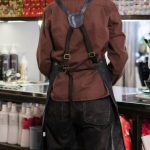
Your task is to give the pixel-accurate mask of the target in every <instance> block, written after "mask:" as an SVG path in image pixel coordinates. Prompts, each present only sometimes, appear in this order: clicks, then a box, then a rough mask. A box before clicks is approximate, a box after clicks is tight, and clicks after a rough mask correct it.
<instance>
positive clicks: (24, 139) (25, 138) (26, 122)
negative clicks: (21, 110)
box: [20, 107, 32, 148]
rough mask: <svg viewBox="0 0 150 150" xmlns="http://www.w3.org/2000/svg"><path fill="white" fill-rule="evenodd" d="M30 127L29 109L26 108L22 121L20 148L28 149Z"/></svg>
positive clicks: (30, 115) (30, 116) (30, 114)
mask: <svg viewBox="0 0 150 150" xmlns="http://www.w3.org/2000/svg"><path fill="white" fill-rule="evenodd" d="M31 125H32V113H31V109H30V108H29V107H28V108H26V114H25V116H24V118H23V121H22V127H23V129H22V134H21V144H20V146H21V147H24V148H28V147H29V145H30V130H29V129H30V126H31Z"/></svg>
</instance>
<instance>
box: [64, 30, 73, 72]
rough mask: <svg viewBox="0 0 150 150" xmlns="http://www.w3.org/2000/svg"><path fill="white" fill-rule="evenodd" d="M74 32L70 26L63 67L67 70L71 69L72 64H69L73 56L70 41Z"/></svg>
mask: <svg viewBox="0 0 150 150" xmlns="http://www.w3.org/2000/svg"><path fill="white" fill-rule="evenodd" d="M72 33H73V28H72V27H69V29H68V32H67V36H66V43H65V51H64V56H63V67H64V69H66V70H67V69H69V67H70V65H69V60H70V58H71V55H70V42H71V36H72Z"/></svg>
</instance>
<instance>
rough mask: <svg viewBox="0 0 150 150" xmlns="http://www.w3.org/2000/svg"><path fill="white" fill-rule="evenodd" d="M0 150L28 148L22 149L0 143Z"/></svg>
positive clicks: (26, 149)
mask: <svg viewBox="0 0 150 150" xmlns="http://www.w3.org/2000/svg"><path fill="white" fill-rule="evenodd" d="M0 150H29V149H28V148H22V147H20V146H18V145H11V144H4V143H0Z"/></svg>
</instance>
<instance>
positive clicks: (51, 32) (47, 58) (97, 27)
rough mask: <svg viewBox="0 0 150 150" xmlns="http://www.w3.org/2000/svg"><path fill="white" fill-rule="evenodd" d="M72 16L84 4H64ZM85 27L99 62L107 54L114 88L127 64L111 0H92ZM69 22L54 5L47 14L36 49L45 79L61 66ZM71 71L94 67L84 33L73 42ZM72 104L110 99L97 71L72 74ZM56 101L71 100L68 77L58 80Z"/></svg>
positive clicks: (75, 0)
mask: <svg viewBox="0 0 150 150" xmlns="http://www.w3.org/2000/svg"><path fill="white" fill-rule="evenodd" d="M62 2H63V3H64V5H65V6H66V7H67V8H68V9H70V10H71V12H79V11H80V10H81V9H82V7H83V4H84V3H85V0H62ZM84 25H85V28H86V30H87V32H88V35H89V38H90V40H91V42H92V47H93V51H94V52H95V53H96V56H97V58H98V60H100V59H101V57H102V56H103V55H104V53H105V52H106V51H107V55H108V58H109V60H110V63H109V64H108V67H109V69H110V71H111V79H112V83H113V84H114V83H115V82H116V81H117V80H118V79H119V77H120V76H121V74H122V71H123V68H124V66H125V63H126V61H127V52H126V49H125V46H124V44H125V35H124V34H123V33H122V23H121V17H120V15H119V13H118V10H117V8H116V6H115V4H114V3H113V2H112V1H111V0H93V1H92V3H91V4H90V5H89V7H88V9H87V11H86V12H85V15H84ZM68 26H69V24H68V21H67V17H66V15H65V13H64V12H63V11H62V10H61V9H60V8H59V7H58V6H57V4H56V3H55V2H53V3H52V4H50V5H49V6H48V7H47V8H46V9H45V13H44V18H43V25H42V28H41V33H40V39H39V44H38V49H37V61H38V66H39V69H40V71H41V73H43V74H44V75H45V76H47V77H48V76H49V72H50V71H51V70H50V68H51V62H52V60H56V61H58V62H60V63H61V62H62V57H63V52H64V45H65V41H66V34H67V30H68ZM70 51H71V59H70V64H71V66H72V68H76V67H78V68H88V67H92V66H93V64H92V62H91V60H89V58H88V54H87V51H86V47H85V44H84V42H83V37H82V34H81V32H80V31H79V30H78V29H76V30H75V31H74V32H73V36H72V39H71V47H70ZM73 82H74V87H73V100H74V101H85V100H95V99H99V98H102V97H105V96H108V94H109V93H108V90H107V88H106V87H105V85H104V82H103V80H102V78H101V77H100V76H99V73H98V72H97V71H96V70H88V71H81V72H74V73H73ZM51 96H52V99H53V100H56V101H66V100H68V76H67V75H66V74H65V73H64V72H60V73H59V75H58V76H57V77H56V79H55V81H54V84H53V89H52V93H51Z"/></svg>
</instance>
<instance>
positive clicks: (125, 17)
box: [0, 15, 150, 21]
mask: <svg viewBox="0 0 150 150" xmlns="http://www.w3.org/2000/svg"><path fill="white" fill-rule="evenodd" d="M41 19H42V17H0V21H38V20H41ZM122 20H150V15H122Z"/></svg>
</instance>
